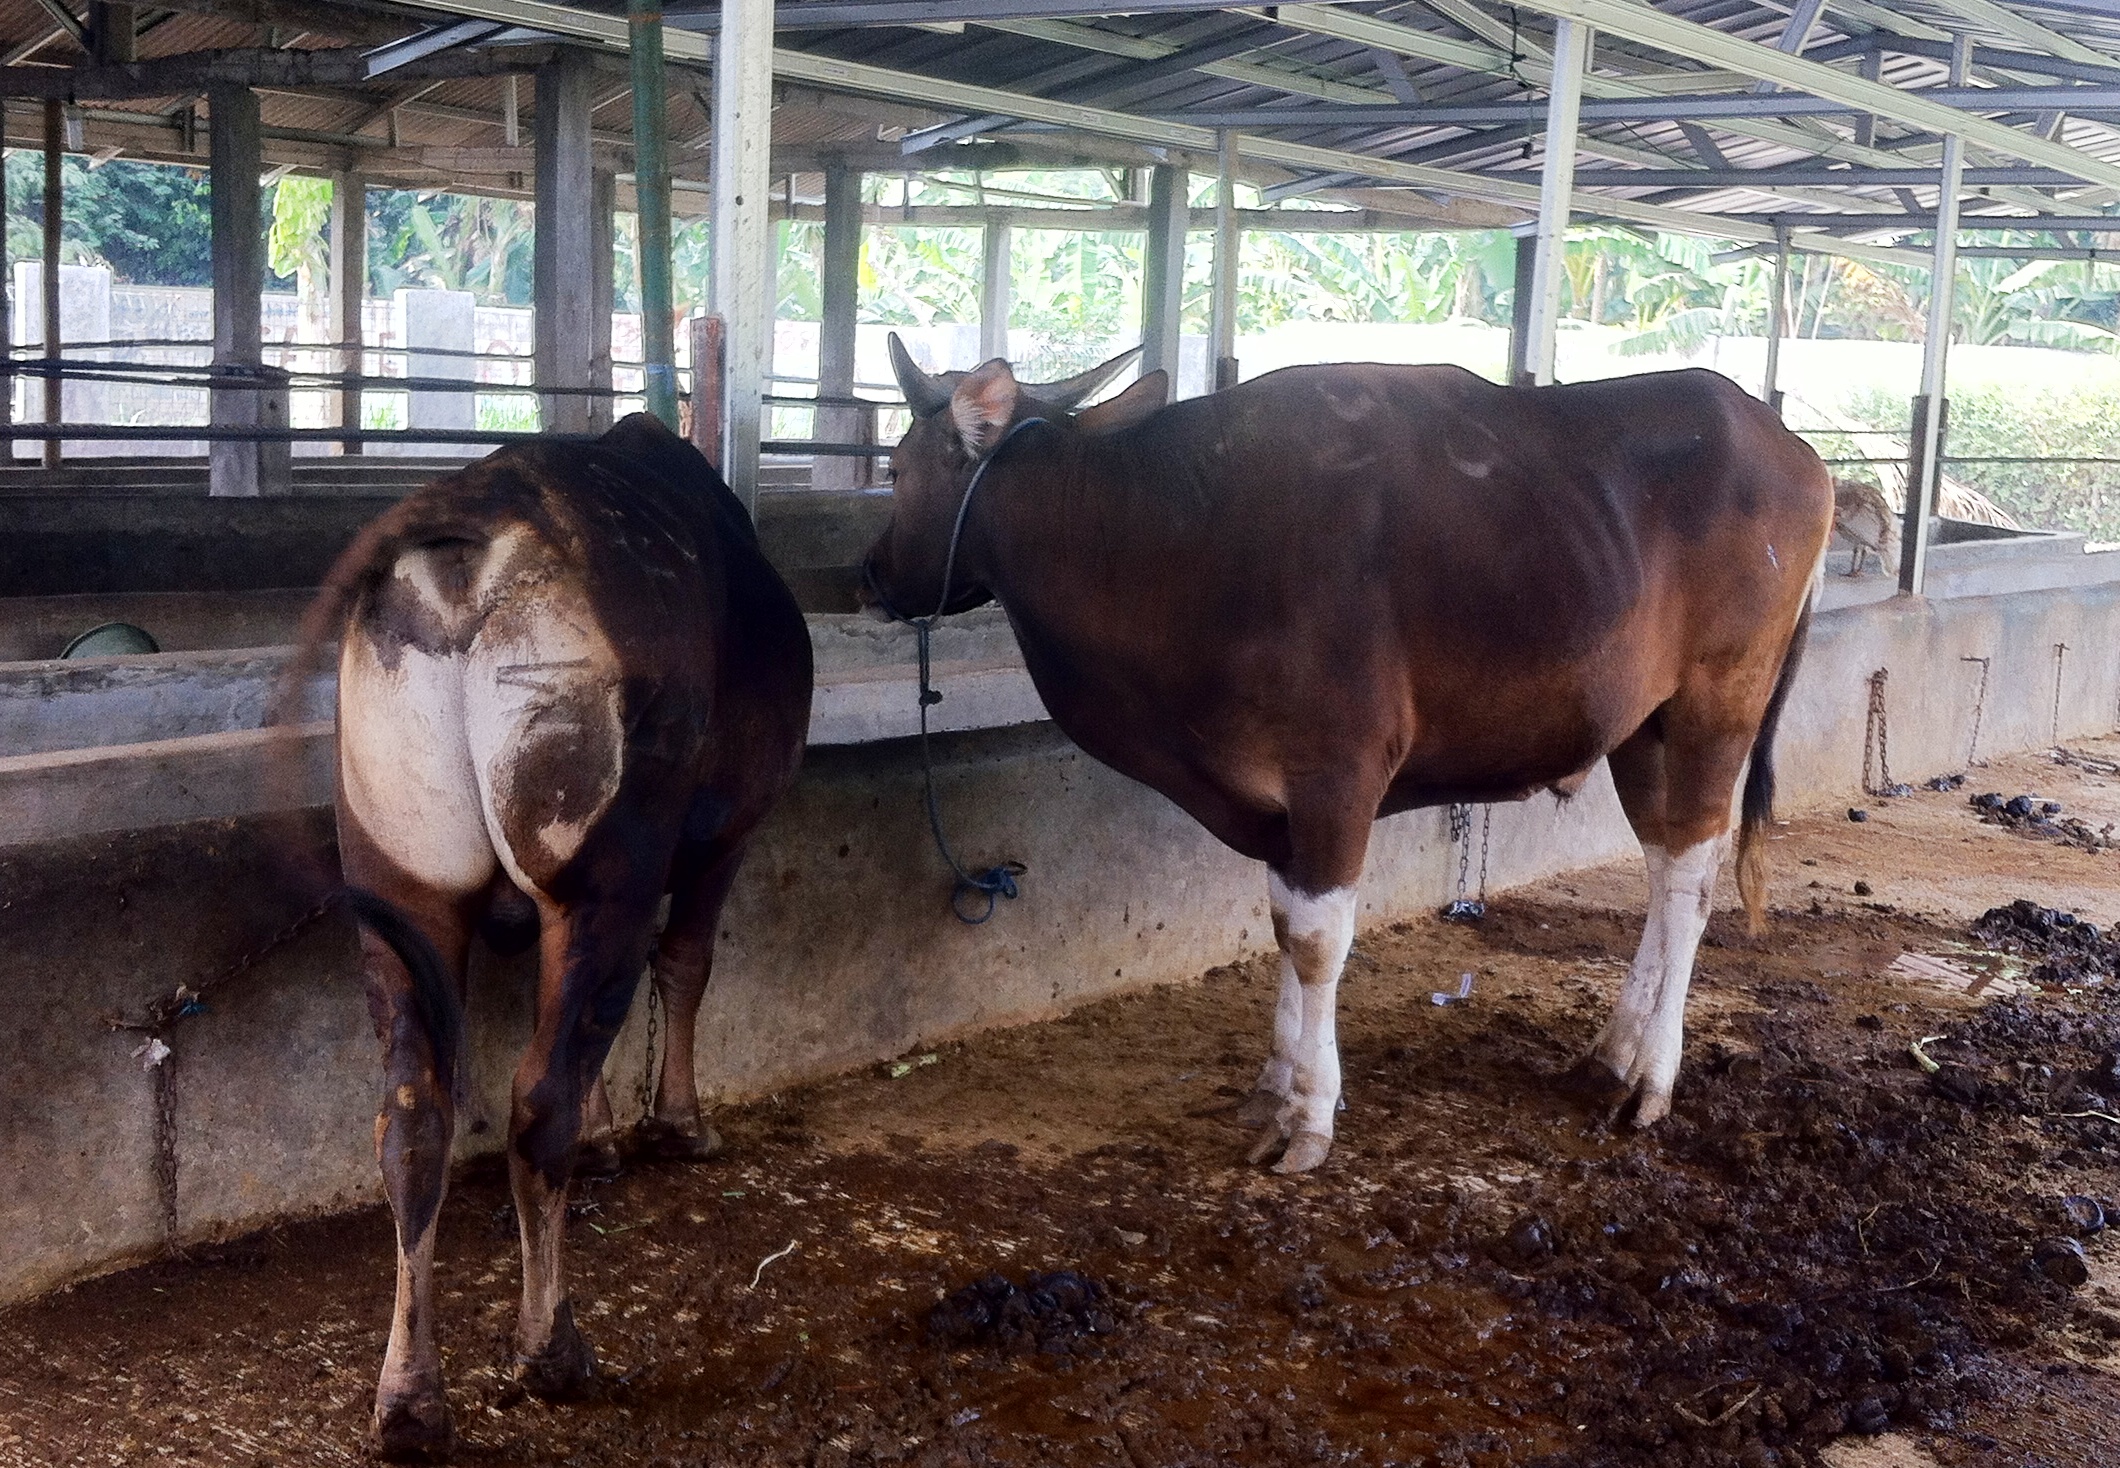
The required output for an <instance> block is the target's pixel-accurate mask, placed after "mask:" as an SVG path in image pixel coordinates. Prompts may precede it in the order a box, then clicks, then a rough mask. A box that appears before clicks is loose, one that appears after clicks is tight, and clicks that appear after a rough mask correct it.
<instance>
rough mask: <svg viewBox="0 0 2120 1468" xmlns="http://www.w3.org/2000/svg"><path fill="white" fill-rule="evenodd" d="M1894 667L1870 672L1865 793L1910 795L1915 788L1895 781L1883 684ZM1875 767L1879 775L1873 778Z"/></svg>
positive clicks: (1864, 751) (1864, 740)
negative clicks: (1872, 772)
mask: <svg viewBox="0 0 2120 1468" xmlns="http://www.w3.org/2000/svg"><path fill="white" fill-rule="evenodd" d="M1891 676H1892V674H1891V670H1890V669H1887V668H1879V669H1878V670H1877V671H1876V672H1874V673H1872V674H1870V711H1869V717H1868V718H1867V719H1866V720H1865V721H1864V723H1863V729H1862V791H1863V794H1865V795H1911V794H1913V793H1914V792H1913V787H1911V786H1908V785H1898V784H1894V783H1893V781H1892V725H1891V715H1890V713H1889V711H1888V710H1887V709H1886V707H1885V698H1884V686H1885V684H1886V682H1888V681H1889V680H1890V678H1891ZM1873 768H1874V769H1875V771H1876V776H1875V778H1874V779H1873V778H1872V777H1871V770H1872V769H1873Z"/></svg>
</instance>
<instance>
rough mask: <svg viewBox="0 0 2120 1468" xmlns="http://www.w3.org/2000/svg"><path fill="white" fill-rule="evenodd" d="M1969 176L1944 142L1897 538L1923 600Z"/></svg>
mask: <svg viewBox="0 0 2120 1468" xmlns="http://www.w3.org/2000/svg"><path fill="white" fill-rule="evenodd" d="M1972 60H1973V38H1972V36H1971V34H1970V33H1968V32H1965V31H1960V32H1958V33H1956V34H1955V35H1953V36H1952V37H1951V85H1952V86H1954V87H1962V86H1964V85H1965V82H1966V73H1967V72H1968V71H1969V70H1971V66H1972ZM1964 177H1965V139H1964V138H1962V137H1960V136H1959V135H1958V134H1957V133H1946V134H1944V138H1943V167H1942V170H1941V171H1940V173H1939V175H1938V178H1937V185H1936V187H1937V195H1936V247H1935V253H1934V254H1933V255H1932V256H1931V258H1930V262H1929V312H1928V329H1927V332H1926V333H1925V334H1924V336H1923V337H1922V344H1921V394H1920V396H1919V397H1918V398H1916V399H1915V421H1914V431H1913V433H1912V435H1911V439H1912V442H1911V443H1910V444H1909V445H1908V449H1909V453H1910V456H1911V458H1912V460H1913V462H1912V463H1911V464H1910V465H1909V466H1908V472H1907V502H1906V511H1905V515H1906V519H1905V522H1904V525H1903V528H1902V529H1901V531H1900V536H1899V546H1900V551H1899V589H1900V590H1901V591H1902V592H1904V593H1905V594H1906V595H1908V596H1919V595H1921V592H1922V587H1923V586H1924V584H1925V583H1926V582H1927V579H1928V571H1929V543H1930V539H1931V537H1930V534H1929V516H1930V515H1931V514H1933V513H1934V512H1935V507H1936V495H1937V490H1938V488H1939V487H1940V486H1941V485H1942V483H1943V424H1944V420H1945V417H1946V416H1947V414H1948V412H1949V401H1948V399H1947V397H1946V395H1945V393H1944V367H1945V363H1946V362H1947V361H1948V359H1949V356H1950V348H1951V316H1952V306H1953V304H1954V302H1955V301H1956V298H1957V293H1958V194H1959V190H1960V187H1961V185H1962V183H1963V181H1964Z"/></svg>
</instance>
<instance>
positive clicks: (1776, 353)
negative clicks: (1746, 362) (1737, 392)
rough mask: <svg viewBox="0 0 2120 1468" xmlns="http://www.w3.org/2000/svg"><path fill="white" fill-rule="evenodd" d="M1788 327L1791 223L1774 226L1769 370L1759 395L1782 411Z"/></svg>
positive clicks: (1768, 348) (1772, 406) (1774, 408)
mask: <svg viewBox="0 0 2120 1468" xmlns="http://www.w3.org/2000/svg"><path fill="white" fill-rule="evenodd" d="M1788 331H1789V227H1788V226H1787V225H1786V224H1777V225H1775V226H1774V294H1773V295H1772V296H1771V297H1770V298H1769V299H1768V302H1767V373H1766V379H1765V381H1763V382H1762V383H1761V384H1760V388H1759V395H1760V396H1761V397H1762V398H1764V399H1766V402H1767V406H1768V407H1770V408H1772V409H1773V410H1774V411H1775V412H1777V413H1779V412H1780V411H1781V339H1782V338H1783V337H1784V336H1786V335H1787V334H1788Z"/></svg>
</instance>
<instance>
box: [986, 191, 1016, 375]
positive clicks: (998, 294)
mask: <svg viewBox="0 0 2120 1468" xmlns="http://www.w3.org/2000/svg"><path fill="white" fill-rule="evenodd" d="M982 234H983V236H984V238H983V239H982V240H981V242H980V243H981V245H982V247H983V251H982V253H983V255H984V258H983V259H982V260H981V261H980V275H979V360H980V361H982V362H990V361H992V360H993V359H994V358H996V357H1006V356H1008V313H1009V300H1010V284H1009V246H1010V243H1011V241H1010V237H1009V236H1010V230H1009V227H1008V225H1007V224H1006V223H1005V222H1004V221H1002V220H999V219H994V218H989V219H988V220H987V221H986V224H985V226H984V228H983V230H982Z"/></svg>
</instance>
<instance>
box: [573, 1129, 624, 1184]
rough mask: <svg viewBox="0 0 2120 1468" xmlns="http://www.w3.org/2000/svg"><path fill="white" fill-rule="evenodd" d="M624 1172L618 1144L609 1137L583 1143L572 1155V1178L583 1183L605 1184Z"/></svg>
mask: <svg viewBox="0 0 2120 1468" xmlns="http://www.w3.org/2000/svg"><path fill="white" fill-rule="evenodd" d="M624 1170H625V1163H624V1161H623V1160H622V1159H621V1158H620V1157H619V1155H618V1143H616V1142H614V1141H612V1140H611V1138H609V1137H598V1138H596V1139H595V1140H593V1141H584V1142H583V1143H582V1144H581V1146H580V1147H578V1148H576V1149H575V1153H574V1176H575V1177H576V1178H577V1179H579V1180H580V1181H582V1182H585V1183H607V1182H609V1181H611V1179H613V1178H615V1177H617V1176H618V1175H619V1173H620V1172H622V1171H624Z"/></svg>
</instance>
